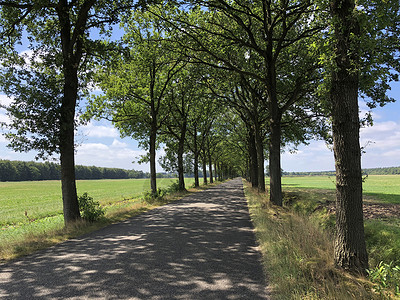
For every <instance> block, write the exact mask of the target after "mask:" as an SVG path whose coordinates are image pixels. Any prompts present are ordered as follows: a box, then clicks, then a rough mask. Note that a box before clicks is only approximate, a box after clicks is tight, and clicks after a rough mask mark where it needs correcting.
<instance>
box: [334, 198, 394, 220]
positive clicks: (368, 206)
mask: <svg viewBox="0 0 400 300" xmlns="http://www.w3.org/2000/svg"><path fill="white" fill-rule="evenodd" d="M363 210H364V219H365V220H369V219H382V218H400V205H398V204H382V203H370V202H366V201H364V205H363ZM328 211H329V212H332V213H334V212H335V204H334V203H330V204H329V205H328Z"/></svg>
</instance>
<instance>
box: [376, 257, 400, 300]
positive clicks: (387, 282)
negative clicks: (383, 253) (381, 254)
mask: <svg viewBox="0 0 400 300" xmlns="http://www.w3.org/2000/svg"><path fill="white" fill-rule="evenodd" d="M368 275H369V278H370V280H371V281H372V282H373V283H375V284H376V288H375V290H376V292H378V293H379V294H380V295H381V296H383V297H386V296H387V297H389V296H388V292H387V290H388V289H392V290H394V293H395V295H396V296H400V266H393V262H391V263H389V264H386V263H384V262H383V261H381V262H380V263H379V264H378V265H377V266H376V267H375V268H374V269H371V270H368Z"/></svg>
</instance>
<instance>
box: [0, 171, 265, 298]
mask: <svg viewBox="0 0 400 300" xmlns="http://www.w3.org/2000/svg"><path fill="white" fill-rule="evenodd" d="M260 261H261V256H260V253H259V252H258V250H257V247H256V242H255V237H254V233H253V227H252V224H251V221H250V217H249V214H248V210H247V206H246V201H245V198H244V194H243V188H242V182H241V179H240V178H237V179H234V180H231V181H228V182H225V183H223V184H220V185H218V186H215V187H213V188H210V189H208V190H205V191H202V192H198V193H195V194H192V195H190V196H187V197H185V198H183V199H182V200H179V201H177V202H174V203H172V204H169V205H165V206H162V207H159V208H157V209H154V210H152V211H149V212H147V213H144V214H142V215H140V216H137V217H134V218H131V219H128V220H126V221H124V222H122V223H118V224H114V225H111V226H108V227H106V228H103V229H101V230H99V231H96V232H93V233H91V234H88V235H85V236H82V237H80V238H75V239H73V240H69V241H67V242H64V243H61V244H58V245H56V246H53V247H51V248H49V249H46V250H44V251H40V252H37V253H35V254H33V255H30V256H27V257H24V258H22V259H19V260H16V261H13V262H10V263H7V264H3V265H0V298H1V299H191V300H194V299H208V300H213V299H249V300H256V299H268V294H267V292H266V282H265V276H264V274H263V271H262V267H261V262H260Z"/></svg>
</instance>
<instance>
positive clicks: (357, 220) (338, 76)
mask: <svg viewBox="0 0 400 300" xmlns="http://www.w3.org/2000/svg"><path fill="white" fill-rule="evenodd" d="M353 11H354V1H353V0H333V1H331V13H332V17H333V20H334V22H335V23H334V29H335V38H336V45H335V46H336V47H335V52H336V59H335V62H336V69H335V70H334V71H333V74H332V87H331V93H330V100H331V105H332V133H333V145H334V146H333V151H334V155H335V167H336V239H335V264H336V265H337V266H338V267H340V268H343V269H345V270H347V271H349V272H352V273H360V274H366V269H367V268H368V255H367V251H366V245H365V237H364V220H363V208H362V175H361V151H360V142H359V131H360V123H359V116H358V82H359V78H358V70H357V64H358V61H359V55H358V51H359V50H358V49H359V47H358V46H359V45H358V44H357V42H356V41H354V39H352V36H353V35H354V36H356V37H357V36H358V35H359V24H358V21H357V18H356V16H354V15H353Z"/></svg>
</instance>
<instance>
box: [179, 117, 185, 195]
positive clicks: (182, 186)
mask: <svg viewBox="0 0 400 300" xmlns="http://www.w3.org/2000/svg"><path fill="white" fill-rule="evenodd" d="M185 136H186V123H184V124H183V125H182V128H181V135H180V137H179V145H178V184H179V190H180V191H184V190H186V188H185V176H184V168H183V152H184V146H185Z"/></svg>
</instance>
